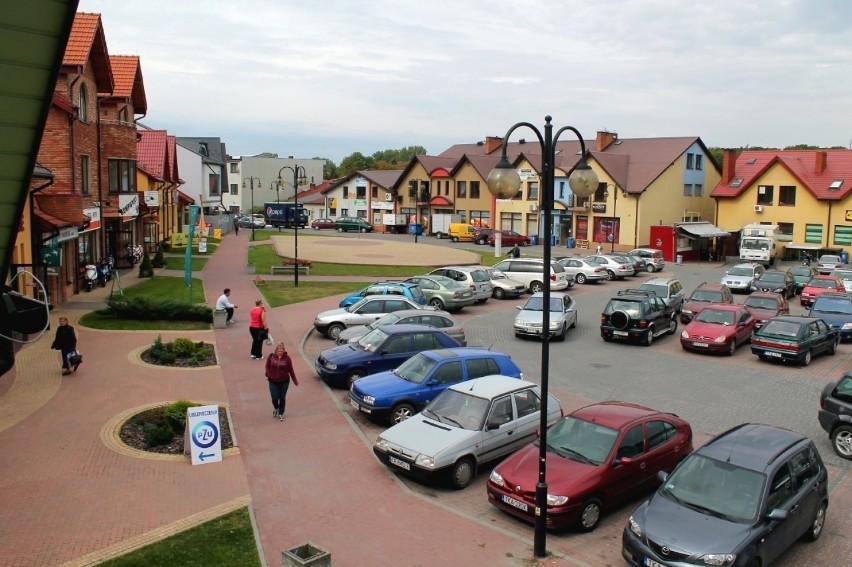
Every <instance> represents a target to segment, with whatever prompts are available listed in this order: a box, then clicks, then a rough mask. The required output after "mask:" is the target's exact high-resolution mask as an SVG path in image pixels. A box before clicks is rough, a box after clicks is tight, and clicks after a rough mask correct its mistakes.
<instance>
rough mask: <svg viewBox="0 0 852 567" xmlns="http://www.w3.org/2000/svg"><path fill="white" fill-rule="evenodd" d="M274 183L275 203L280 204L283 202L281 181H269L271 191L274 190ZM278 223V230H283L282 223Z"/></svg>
mask: <svg viewBox="0 0 852 567" xmlns="http://www.w3.org/2000/svg"><path fill="white" fill-rule="evenodd" d="M273 185H274V186H275V203H276V204H280V203H281V195H280V194H279V193H280V191H281V183H279V182H278V181H270V183H269V190H270V191H272V186H273ZM277 224H278V232H281V223H280V222H279V223H277Z"/></svg>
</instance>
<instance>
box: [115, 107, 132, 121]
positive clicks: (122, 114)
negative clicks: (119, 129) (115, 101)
mask: <svg viewBox="0 0 852 567" xmlns="http://www.w3.org/2000/svg"><path fill="white" fill-rule="evenodd" d="M128 117H129V114H128V112H127V107H126V106H122V107H121V110H119V111H118V121H119V122H121V123H123V124H127V123H128V122H130V120H129V119H128Z"/></svg>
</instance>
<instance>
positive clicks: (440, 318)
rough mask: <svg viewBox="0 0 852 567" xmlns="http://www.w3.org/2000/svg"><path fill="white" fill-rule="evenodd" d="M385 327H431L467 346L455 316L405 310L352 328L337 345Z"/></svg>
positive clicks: (340, 338) (439, 312) (429, 310)
mask: <svg viewBox="0 0 852 567" xmlns="http://www.w3.org/2000/svg"><path fill="white" fill-rule="evenodd" d="M384 325H429V326H432V327H435V328H437V329H441V330H442V331H444V332H445V333H447V334H448V335H450V336H451V337H453V338H454V339H455V340H457V341H458V342H460V343H461V345H462V346H466V345H467V338H466V337H465V334H464V327H463V326H462V325H461V324H460V323H459V322H458V321H456V320H455V319H453V316H452V315H450V314H449V313H447V312H446V311H439V310H437V309H434V310H433V309H403V310H402V311H394V312H393V313H388V314H387V315H383V316H382V317H381V319H377V320H375V321H373V322H372V323H369V324H367V325H355V326H350V327H348V328H346V329H344V330H343V331H341V332H340V334H339V335H337V344H339V345H345V344H346V343H354V342H357V341H358V339H360V338H361V337H363V336H364V335H366V334H367V333H369V332H370V331H372V330H373V329H377V328H379V327H383V326H384Z"/></svg>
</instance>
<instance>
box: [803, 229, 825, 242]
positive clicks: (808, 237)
mask: <svg viewBox="0 0 852 567" xmlns="http://www.w3.org/2000/svg"><path fill="white" fill-rule="evenodd" d="M805 242H809V243H813V244H822V225H821V224H808V225H805Z"/></svg>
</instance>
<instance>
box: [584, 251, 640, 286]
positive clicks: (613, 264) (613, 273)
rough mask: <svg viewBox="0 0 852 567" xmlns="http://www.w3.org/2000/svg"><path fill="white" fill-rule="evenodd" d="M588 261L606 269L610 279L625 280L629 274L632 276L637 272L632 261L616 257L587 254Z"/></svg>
mask: <svg viewBox="0 0 852 567" xmlns="http://www.w3.org/2000/svg"><path fill="white" fill-rule="evenodd" d="M586 261H587V262H588V263H590V264H594V265H596V266H600V267H602V268H603V269H605V270H606V273H607V278H606V279H608V280H623V279H624V278H626V277H627V276H632V275H633V274H635V273H636V270H635V269H634V267H633V262H632V261H631V262H628V261H626V260H621V261H619V260H616V259H615V258H612V257H610V256H604V255H593V256H586Z"/></svg>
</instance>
